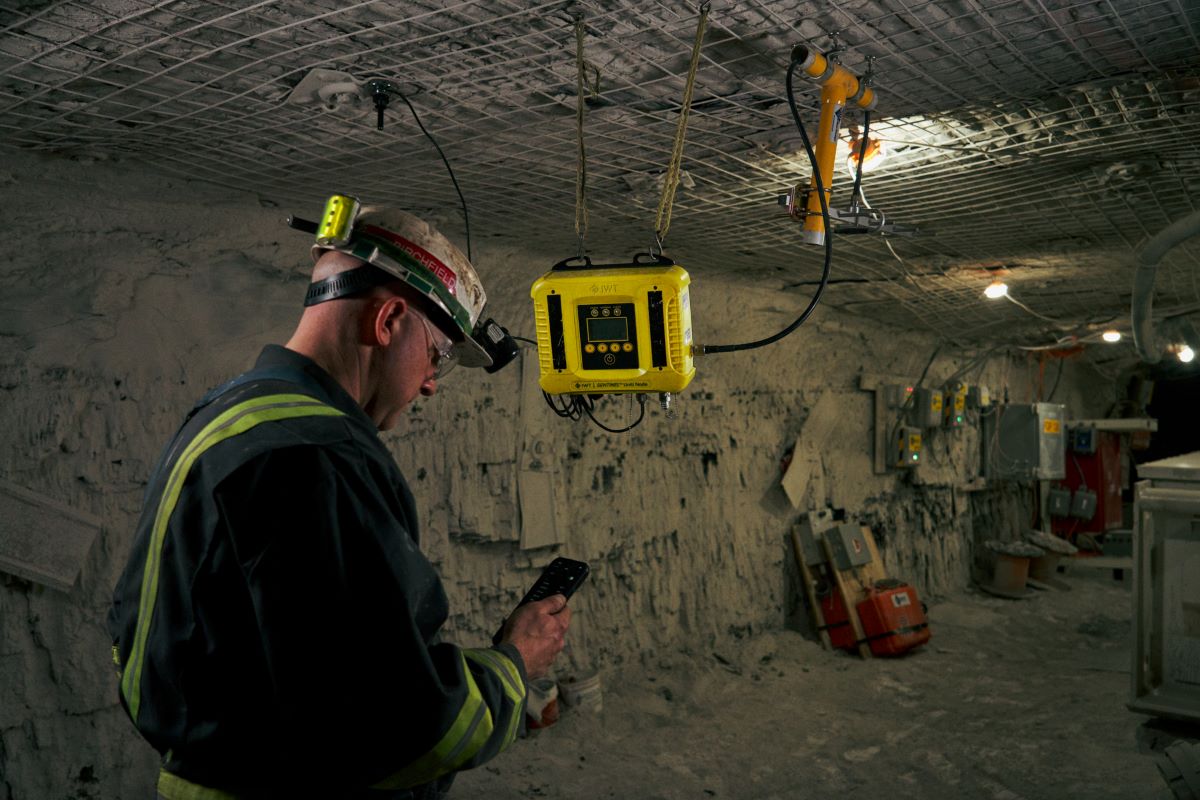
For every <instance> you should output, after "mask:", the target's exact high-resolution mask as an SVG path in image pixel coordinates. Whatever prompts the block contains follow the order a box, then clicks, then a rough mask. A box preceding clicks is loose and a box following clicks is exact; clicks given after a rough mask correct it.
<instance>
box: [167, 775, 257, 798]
mask: <svg viewBox="0 0 1200 800" xmlns="http://www.w3.org/2000/svg"><path fill="white" fill-rule="evenodd" d="M156 788H157V791H158V796H159V797H160V798H162V800H237V796H236V795H232V794H230V793H229V792H223V791H221V790H220V789H210V788H208V787H207V786H201V785H200V784H198V783H192V782H191V781H188V780H184V779H183V778H181V777H179V776H178V775H172V774H171V773H169V772H167V771H166V770H165V769H160V770H159V771H158V786H157V787H156Z"/></svg>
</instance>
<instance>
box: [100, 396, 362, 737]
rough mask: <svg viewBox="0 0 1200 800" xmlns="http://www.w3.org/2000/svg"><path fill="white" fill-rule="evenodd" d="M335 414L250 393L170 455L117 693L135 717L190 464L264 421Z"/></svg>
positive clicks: (295, 400)
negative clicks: (167, 550)
mask: <svg viewBox="0 0 1200 800" xmlns="http://www.w3.org/2000/svg"><path fill="white" fill-rule="evenodd" d="M340 416H345V415H344V414H343V412H341V411H338V410H337V409H336V408H333V407H332V406H327V405H325V404H324V403H321V402H320V401H318V400H316V399H314V398H312V397H309V396H308V395H304V394H273V395H266V396H264V397H255V398H253V399H251V400H246V401H245V402H243V403H238V404H237V405H235V406H233V407H232V408H230V409H229V410H227V411H225V412H223V413H221V414H220V415H219V416H217V417H216V418H215V419H213V421H212V422H210V423H208V424H207V425H205V426H204V428H203V430H201V431H200V433H199V434H197V435H196V437H195V438H194V439H192V441H191V442H190V443H189V444H188V446H187V448H185V449H184V451H183V453H182V454H181V455H180V456H179V458H178V459H177V460H176V461H175V466H174V467H172V469H171V474H170V476H169V477H168V478H167V482H166V486H165V488H164V489H163V494H162V498H161V499H160V500H159V505H158V510H157V512H156V514H155V517H154V527H153V528H152V530H151V535H150V545H149V549H148V550H147V552H146V566H145V568H144V569H143V572H142V589H141V595H140V597H139V599H138V616H137V628H136V630H135V632H134V638H133V648H132V649H131V650H130V653H129V662H128V663H127V664H126V665H125V672H124V674H123V675H122V676H121V694H122V695H123V696H124V697H125V702H126V703H127V704H128V705H129V714H130V716H131V717H132V718H133V720H134V721H135V722H136V721H137V718H138V710H139V709H140V708H141V702H142V698H141V683H142V667H143V666H144V664H145V654H146V641H147V639H149V637H150V623H151V621H152V618H153V612H154V602H155V600H156V599H157V596H158V574H159V566H160V564H159V562H160V560H161V558H162V549H163V541H164V540H165V539H166V535H167V524H168V522H169V521H170V519H171V514H172V513H173V512H174V511H175V505H176V504H177V503H178V502H179V495H180V494H181V493H182V492H183V484H184V481H185V479H186V478H187V475H188V472H190V471H191V469H192V466H193V465H194V464H195V463H196V461H197V460H198V459H199V458H200V456H202V455H203V454H204V453H205V451H207V450H208V449H209V448H210V447H212V446H214V445H216V444H219V443H221V442H223V441H225V440H226V439H229V438H231V437H234V436H237V435H238V434H241V433H245V432H246V431H248V430H250V429H251V428H254V427H256V426H258V425H261V424H262V423H264V422H274V421H276V420H283V419H294V418H296V417H340Z"/></svg>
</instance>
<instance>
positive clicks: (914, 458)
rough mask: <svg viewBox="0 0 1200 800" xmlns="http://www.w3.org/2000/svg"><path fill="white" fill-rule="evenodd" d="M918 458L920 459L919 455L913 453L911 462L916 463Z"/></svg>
mask: <svg viewBox="0 0 1200 800" xmlns="http://www.w3.org/2000/svg"><path fill="white" fill-rule="evenodd" d="M919 458H920V456H919V455H917V454H916V453H913V461H916V460H917V459H919Z"/></svg>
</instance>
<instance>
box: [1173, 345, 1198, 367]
mask: <svg viewBox="0 0 1200 800" xmlns="http://www.w3.org/2000/svg"><path fill="white" fill-rule="evenodd" d="M1175 356H1176V357H1177V358H1178V359H1179V360H1180V361H1182V362H1183V363H1185V364H1187V363H1189V362H1190V361H1191V360H1192V359H1193V358H1195V357H1196V353H1195V351H1194V350H1192V348H1190V347H1188V346H1187V345H1186V344H1185V345H1182V346H1180V348H1179V351H1178V352H1177V353H1176V354H1175Z"/></svg>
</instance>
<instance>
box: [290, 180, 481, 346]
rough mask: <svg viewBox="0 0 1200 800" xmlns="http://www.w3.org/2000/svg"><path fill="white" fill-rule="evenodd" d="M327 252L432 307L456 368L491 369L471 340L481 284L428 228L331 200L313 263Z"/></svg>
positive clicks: (377, 209)
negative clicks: (370, 268)
mask: <svg viewBox="0 0 1200 800" xmlns="http://www.w3.org/2000/svg"><path fill="white" fill-rule="evenodd" d="M335 217H336V219H335ZM327 250H336V251H338V252H339V253H346V254H347V255H350V256H353V257H354V258H357V259H358V260H360V261H364V262H366V263H368V264H372V265H374V266H376V267H379V268H380V269H382V270H384V271H385V272H387V273H389V274H391V275H394V276H395V277H397V278H399V279H400V280H402V281H404V282H405V283H406V284H408V285H409V286H411V287H412V288H413V289H416V290H417V291H418V292H420V293H421V294H422V295H423V296H424V297H426V298H428V300H429V302H430V304H431V305H432V311H433V313H432V315H431V321H432V322H434V323H435V324H436V325H437V326H438V327H439V328H441V329H442V330H443V331H445V332H446V333H447V334H448V335H449V336H450V337H451V339H453V340H454V355H455V357H456V358H457V360H458V363H460V364H462V365H463V366H466V367H488V366H491V364H492V358H491V356H489V355H488V353H487V351H486V350H484V349H483V348H482V347H480V346H479V344H478V343H476V341H475V340H474V339H473V338H472V336H471V334H472V333H473V332H474V330H475V324H476V323H477V322H478V321H479V318H480V316H481V315H482V314H483V307H484V305H486V303H487V294H486V293H485V292H484V291H483V284H481V283H480V282H479V276H478V275H477V274H476V273H475V268H474V267H472V266H471V262H470V261H468V260H467V257H466V256H465V255H463V254H462V251H460V250H459V249H458V248H457V247H455V246H454V245H453V244H451V242H450V240H449V239H447V238H446V237H445V236H443V235H442V234H440V233H439V232H438V231H437V230H435V229H434V228H433V226H431V225H429V224H428V223H427V222H425V221H424V220H422V219H420V218H418V217H415V216H413V215H412V214H409V213H408V212H407V211H401V210H400V209H398V208H389V207H385V206H362V207H361V208H360V207H359V205H358V201H357V200H355V199H354V198H352V197H349V196H347V195H334V196H333V197H331V198H330V199H329V203H328V204H327V205H326V211H325V219H324V220H323V222H322V224H321V227H320V228H319V229H318V231H317V243H316V244H314V245H313V248H312V254H313V260H314V261H315V260H316V259H317V258H319V257H320V256H321V253H323V252H325V251H327Z"/></svg>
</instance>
